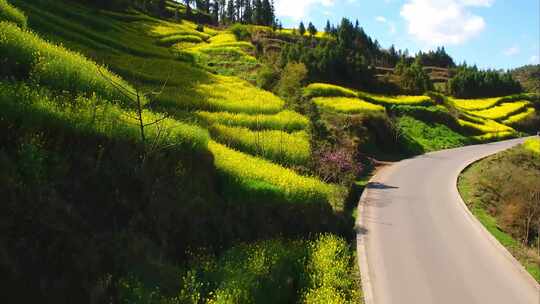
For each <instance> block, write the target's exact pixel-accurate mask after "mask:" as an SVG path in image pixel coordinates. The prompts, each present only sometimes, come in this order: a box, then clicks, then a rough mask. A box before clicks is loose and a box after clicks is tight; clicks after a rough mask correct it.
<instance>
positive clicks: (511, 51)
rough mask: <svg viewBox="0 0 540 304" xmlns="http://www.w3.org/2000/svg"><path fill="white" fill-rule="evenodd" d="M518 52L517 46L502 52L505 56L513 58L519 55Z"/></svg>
mask: <svg viewBox="0 0 540 304" xmlns="http://www.w3.org/2000/svg"><path fill="white" fill-rule="evenodd" d="M519 52H520V49H519V47H518V46H512V47H510V48H507V49H506V50H504V51H503V54H505V55H506V56H514V55H517V54H519Z"/></svg>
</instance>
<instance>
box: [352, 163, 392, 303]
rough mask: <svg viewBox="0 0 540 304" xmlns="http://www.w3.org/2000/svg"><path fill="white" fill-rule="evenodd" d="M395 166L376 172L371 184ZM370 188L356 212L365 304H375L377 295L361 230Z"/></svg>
mask: <svg viewBox="0 0 540 304" xmlns="http://www.w3.org/2000/svg"><path fill="white" fill-rule="evenodd" d="M393 166H394V164H390V165H385V166H384V167H382V168H380V169H378V170H377V171H376V172H375V175H373V177H372V178H371V179H370V180H369V182H368V184H369V183H373V182H375V181H376V180H377V179H379V178H380V176H381V175H382V173H383V172H386V171H387V170H388V169H389V168H391V167H393ZM369 192H370V191H369V187H367V186H366V187H365V189H364V191H363V192H362V195H361V196H360V200H359V201H358V208H357V211H356V215H357V216H356V223H355V231H356V255H357V262H358V267H359V268H360V280H361V281H362V295H363V299H364V304H375V297H374V295H375V293H374V290H373V285H372V284H371V275H370V268H369V263H368V258H367V246H366V236H367V234H362V233H361V232H360V231H359V229H360V228H363V227H365V223H364V220H363V214H364V210H365V208H366V204H367V201H368V195H369Z"/></svg>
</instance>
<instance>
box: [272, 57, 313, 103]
mask: <svg viewBox="0 0 540 304" xmlns="http://www.w3.org/2000/svg"><path fill="white" fill-rule="evenodd" d="M307 73H308V71H307V69H306V66H305V65H304V64H303V63H295V62H289V63H288V64H287V65H286V66H285V68H284V69H283V71H282V72H281V77H280V79H279V81H278V84H277V87H276V91H277V93H278V95H279V96H281V97H283V98H286V99H288V100H290V101H294V100H296V99H297V98H299V97H300V96H301V88H302V85H303V82H304V80H305V79H306V77H307Z"/></svg>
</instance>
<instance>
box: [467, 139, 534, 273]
mask: <svg viewBox="0 0 540 304" xmlns="http://www.w3.org/2000/svg"><path fill="white" fill-rule="evenodd" d="M458 186H459V190H460V192H461V194H462V196H463V198H464V200H465V201H466V202H467V204H468V206H469V208H470V209H471V211H472V212H473V213H474V214H475V215H476V217H477V218H478V219H479V220H480V222H482V224H483V225H484V226H485V227H486V229H487V230H488V231H489V232H490V233H492V234H493V235H494V236H495V237H496V238H497V239H498V240H499V242H501V244H502V245H504V246H505V247H506V248H507V249H508V250H509V251H510V252H511V253H512V254H513V255H514V256H515V257H516V258H517V259H518V260H519V261H520V262H521V263H522V264H523V266H524V267H525V268H526V269H527V270H528V271H529V273H530V274H531V275H532V276H533V277H534V278H535V279H536V280H537V281H538V282H540V266H539V265H540V236H539V231H540V192H539V189H540V140H539V139H537V138H535V139H529V140H527V142H526V143H525V144H523V145H521V146H518V147H516V148H513V149H510V150H508V151H505V152H501V153H499V154H497V155H494V156H491V157H488V158H486V159H484V160H481V161H479V162H478V163H475V164H473V165H472V166H471V167H470V168H468V169H467V170H466V171H465V172H464V173H463V174H462V175H461V177H460V179H459V183H458Z"/></svg>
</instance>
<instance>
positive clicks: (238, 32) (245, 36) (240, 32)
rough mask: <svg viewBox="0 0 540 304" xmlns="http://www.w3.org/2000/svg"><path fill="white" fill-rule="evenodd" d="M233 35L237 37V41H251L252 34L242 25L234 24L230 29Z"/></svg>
mask: <svg viewBox="0 0 540 304" xmlns="http://www.w3.org/2000/svg"><path fill="white" fill-rule="evenodd" d="M229 30H230V31H231V33H233V35H234V36H236V39H238V40H249V39H251V34H250V33H249V29H248V27H246V26H245V25H242V24H238V23H237V24H234V25H233V26H231V28H230V29H229Z"/></svg>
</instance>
